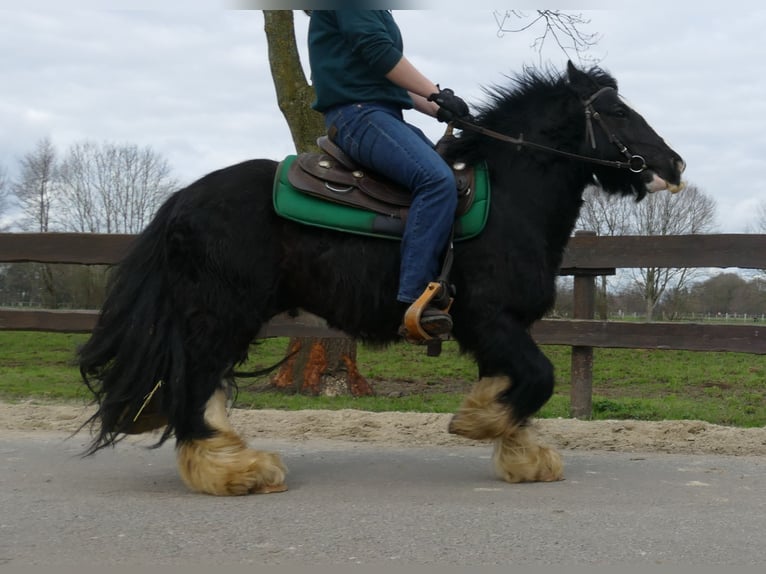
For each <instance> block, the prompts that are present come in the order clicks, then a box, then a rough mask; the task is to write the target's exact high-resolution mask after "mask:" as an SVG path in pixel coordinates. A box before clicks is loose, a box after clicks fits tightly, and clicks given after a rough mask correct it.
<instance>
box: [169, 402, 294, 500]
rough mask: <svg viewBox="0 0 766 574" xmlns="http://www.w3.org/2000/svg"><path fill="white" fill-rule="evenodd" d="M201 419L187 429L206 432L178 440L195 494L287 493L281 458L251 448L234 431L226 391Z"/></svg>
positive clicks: (181, 466)
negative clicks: (227, 411)
mask: <svg viewBox="0 0 766 574" xmlns="http://www.w3.org/2000/svg"><path fill="white" fill-rule="evenodd" d="M200 416H201V420H199V421H190V422H191V423H192V424H191V425H189V426H188V427H187V428H189V429H193V428H195V427H196V428H198V429H199V428H200V426H201V427H202V429H203V432H201V433H200V432H193V433H189V435H188V436H185V435H187V433H184V432H181V433H179V434H180V435H181V436H179V437H178V440H177V452H178V471H179V473H180V474H181V478H182V479H183V481H184V483H186V485H187V486H188V487H189V488H190V489H191V490H193V491H195V492H203V493H206V494H216V495H224V496H226V495H229V496H230V495H242V494H265V493H270V492H283V491H285V490H287V486H286V485H285V472H286V468H285V466H284V465H283V464H282V461H281V459H280V457H279V455H278V454H275V453H271V452H263V451H257V450H253V449H250V448H248V446H247V444H246V443H245V441H244V440H243V439H242V438H241V437H240V436H239V435H238V434H237V432H236V431H235V430H234V429H233V428H232V426H231V424H230V423H229V417H228V414H227V413H226V394H225V392H224V390H223V389H222V388H218V389H217V390H216V391H215V392H213V394H212V396H211V397H210V398H209V399H208V401H207V403H205V407H204V412H203V413H201V415H200ZM184 426H186V425H184ZM177 431H178V429H177ZM200 435H201V436H200Z"/></svg>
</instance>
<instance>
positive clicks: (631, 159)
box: [451, 86, 648, 173]
mask: <svg viewBox="0 0 766 574" xmlns="http://www.w3.org/2000/svg"><path fill="white" fill-rule="evenodd" d="M609 90H614V88H612V87H609V86H607V87H604V88H601V89H600V90H598V91H596V93H594V94H593V95H592V96H590V97H589V98H588V99H587V100H583V105H584V106H585V129H586V133H587V137H588V139H589V140H590V142H591V147H592V148H593V149H596V136H595V134H594V130H593V120H595V121H596V123H598V125H599V126H601V129H603V130H604V132H605V133H606V134H607V135H608V137H609V143H612V144H614V145H615V146H617V149H618V150H619V151H620V153H621V154H622V155H624V156H625V157H626V158H627V160H628V161H616V160H608V159H599V158H595V157H589V156H587V155H580V154H576V153H572V152H568V151H564V150H560V149H556V148H553V147H550V146H546V145H542V144H538V143H535V142H531V141H528V140H525V139H524V134H519V137H517V138H515V137H511V136H509V135H506V134H502V133H500V132H496V131H494V130H490V129H487V128H485V127H482V126H480V125H477V124H475V123H473V122H471V121H467V120H464V119H455V120H453V121H452V122H451V123H453V124H455V125H456V126H457V127H459V128H461V129H470V130H472V131H475V132H478V133H480V134H483V135H485V136H488V137H491V138H494V139H496V140H500V141H504V142H508V143H512V144H515V145H517V146H519V147H527V148H531V149H537V150H542V151H547V152H550V153H555V154H557V155H561V156H564V157H568V158H571V159H576V160H580V161H586V162H589V163H595V164H598V165H606V166H609V167H615V168H618V169H629V170H630V171H632V172H633V173H641V172H643V171H644V170H646V169H647V167H648V166H647V165H646V160H644V158H643V157H642V156H640V155H637V154H632V153H630V150H628V147H627V146H626V145H625V144H623V143H622V142H621V141H620V140H619V139H618V138H617V136H616V135H615V134H614V132H613V131H612V130H610V129H609V126H608V125H607V123H606V121H605V120H604V118H602V117H601V114H599V113H598V112H597V111H596V110H595V109H594V108H593V102H595V101H596V100H597V99H598V97H599V96H600V95H601V94H603V93H604V92H607V91H609Z"/></svg>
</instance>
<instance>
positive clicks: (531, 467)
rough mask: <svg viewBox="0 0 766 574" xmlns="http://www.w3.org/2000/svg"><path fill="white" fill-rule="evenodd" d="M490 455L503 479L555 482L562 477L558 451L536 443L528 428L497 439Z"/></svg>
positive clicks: (517, 481)
mask: <svg viewBox="0 0 766 574" xmlns="http://www.w3.org/2000/svg"><path fill="white" fill-rule="evenodd" d="M492 458H493V460H494V463H495V470H496V471H497V474H498V476H499V477H500V478H502V479H503V480H504V481H505V482H510V483H519V482H555V481H558V480H563V478H564V464H563V462H562V461H561V455H560V454H559V453H558V452H556V450H554V449H553V448H551V447H549V446H546V445H543V444H539V443H537V442H536V440H535V437H534V433H532V432H531V431H530V430H529V429H528V428H521V429H519V431H518V432H517V433H515V434H514V435H511V436H505V437H502V438H499V439H497V441H496V442H495V451H494V453H493V457H492Z"/></svg>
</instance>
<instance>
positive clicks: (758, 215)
mask: <svg viewBox="0 0 766 574" xmlns="http://www.w3.org/2000/svg"><path fill="white" fill-rule="evenodd" d="M755 232H756V233H766V200H763V201H761V202H760V203H759V204H758V207H756V211H755Z"/></svg>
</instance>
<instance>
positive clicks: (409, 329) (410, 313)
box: [400, 281, 454, 344]
mask: <svg viewBox="0 0 766 574" xmlns="http://www.w3.org/2000/svg"><path fill="white" fill-rule="evenodd" d="M448 289H449V287H448V286H447V285H446V284H444V283H439V282H437V281H431V282H430V283H429V284H428V286H427V287H426V289H425V291H423V294H422V295H421V296H420V297H418V298H417V299H416V300H415V302H414V303H412V305H410V306H409V308H408V309H407V311H406V312H405V313H404V324H403V325H402V330H401V333H400V334H401V335H402V336H403V337H404V338H405V339H407V341H408V342H410V343H417V344H421V343H427V342H428V341H433V340H434V339H437V337H434V336H432V335H429V334H428V333H427V332H426V331H425V330H424V329H423V327H422V326H421V324H420V317H421V315H422V314H423V310H424V309H425V308H426V307H428V306H429V305H430V304H431V302H432V301H434V299H437V298H438V300H439V303H440V304H439V305H438V307H439V309H441V310H443V311H444V312H449V310H450V307H452V302H453V301H454V299H453V298H452V297H450V296H449V290H448Z"/></svg>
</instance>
